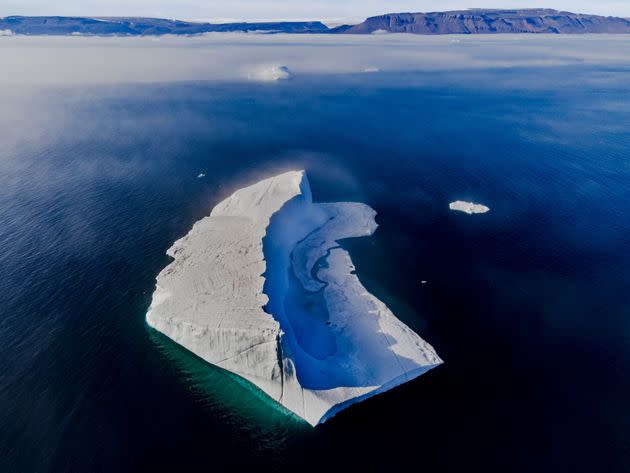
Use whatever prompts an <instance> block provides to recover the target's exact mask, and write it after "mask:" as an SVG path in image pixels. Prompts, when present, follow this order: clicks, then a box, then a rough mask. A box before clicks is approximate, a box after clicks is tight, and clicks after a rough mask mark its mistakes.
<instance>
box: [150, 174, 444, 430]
mask: <svg viewBox="0 0 630 473" xmlns="http://www.w3.org/2000/svg"><path fill="white" fill-rule="evenodd" d="M375 216H376V212H375V211H374V210H373V209H372V208H370V207H369V206H367V205H364V204H361V203H351V202H339V203H314V202H313V199H312V195H311V190H310V186H309V183H308V180H307V177H306V174H305V173H304V171H291V172H287V173H284V174H281V175H278V176H275V177H272V178H269V179H265V180H262V181H260V182H258V183H256V184H254V185H251V186H249V187H245V188H243V189H240V190H238V191H236V192H235V193H234V194H232V195H231V196H230V197H228V198H227V199H225V200H224V201H222V202H221V203H219V204H218V205H217V206H216V207H214V209H213V210H212V212H211V213H210V215H209V216H208V217H205V218H203V219H201V220H200V221H198V222H196V223H195V224H194V226H193V228H192V229H191V230H190V232H189V233H188V234H187V235H186V236H184V237H183V238H181V239H180V240H178V241H176V242H175V243H174V244H173V246H172V247H171V248H170V249H169V250H168V251H167V254H168V255H169V256H171V257H172V258H173V261H172V262H171V263H170V264H169V265H168V266H167V267H166V268H165V269H164V270H162V271H161V272H160V274H159V275H158V277H157V279H156V287H155V291H154V293H153V297H152V302H151V306H150V307H149V310H148V312H147V322H148V324H149V325H150V326H151V327H153V328H155V329H156V330H158V331H159V332H161V333H163V334H164V335H166V336H167V337H169V338H170V339H172V340H173V341H175V342H176V343H178V344H180V345H182V346H183V347H185V348H186V349H188V350H190V351H191V352H193V353H194V354H196V355H197V356H199V357H200V358H202V359H203V360H205V361H207V362H209V363H211V364H214V365H216V366H219V367H221V368H223V369H226V370H228V371H230V372H232V373H234V374H236V375H238V376H240V377H242V378H244V379H246V380H247V381H249V382H250V383H252V384H253V385H255V386H256V387H257V388H259V389H260V390H262V391H263V392H264V393H266V394H267V395H268V396H269V397H270V398H272V399H273V400H275V401H276V402H278V403H279V404H280V405H282V406H284V407H285V408H286V409H288V410H289V411H291V412H293V413H294V414H296V415H297V416H299V417H301V418H302V419H304V420H306V421H307V422H308V423H310V424H311V425H313V426H315V425H317V424H320V423H322V422H324V421H326V420H327V419H329V418H330V417H332V416H333V415H335V414H336V413H337V412H339V411H341V410H342V409H344V408H346V407H348V406H350V405H351V404H353V403H356V402H358V401H361V400H363V399H366V398H368V397H370V396H373V395H376V394H378V393H381V392H384V391H386V390H389V389H391V388H393V387H395V386H398V385H400V384H403V383H405V382H407V381H410V380H412V379H414V378H416V377H418V376H420V375H422V374H424V373H426V372H427V371H428V370H430V369H432V368H434V367H436V366H438V365H439V364H440V363H442V360H441V359H440V358H439V356H438V355H437V353H436V352H435V350H434V349H433V347H431V345H429V344H428V343H427V342H425V341H424V340H423V339H422V338H420V336H419V335H417V334H416V333H415V332H413V331H412V330H411V329H410V328H409V327H407V326H406V325H405V324H404V323H402V322H401V321H400V320H398V319H397V318H396V317H395V316H394V314H393V313H392V312H391V311H390V310H389V308H388V307H387V306H386V305H385V304H384V303H383V302H381V301H380V300H379V299H377V298H376V297H375V296H374V295H372V294H371V293H370V292H368V291H367V289H366V288H365V287H364V286H363V285H362V284H361V282H360V281H359V279H358V277H357V275H356V274H355V271H354V270H355V268H354V265H353V264H352V260H351V258H350V255H349V254H348V252H347V251H346V250H344V249H343V248H342V247H341V246H339V243H338V241H340V240H341V239H344V238H354V237H363V236H368V235H371V234H372V233H374V231H375V230H376V228H377V224H376V221H375Z"/></svg>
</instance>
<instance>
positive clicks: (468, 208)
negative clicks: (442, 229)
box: [448, 200, 490, 215]
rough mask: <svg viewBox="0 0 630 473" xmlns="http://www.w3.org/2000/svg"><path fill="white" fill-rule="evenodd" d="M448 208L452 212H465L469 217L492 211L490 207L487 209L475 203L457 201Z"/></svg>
mask: <svg viewBox="0 0 630 473" xmlns="http://www.w3.org/2000/svg"><path fill="white" fill-rule="evenodd" d="M448 207H449V208H450V209H451V210H456V211H458V212H464V213H467V214H469V215H472V214H485V213H486V212H489V211H490V208H489V207H486V206H485V205H482V204H475V203H473V202H464V201H463V200H456V201H455V202H451V203H450V204H449V205H448Z"/></svg>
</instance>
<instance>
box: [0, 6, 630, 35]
mask: <svg viewBox="0 0 630 473" xmlns="http://www.w3.org/2000/svg"><path fill="white" fill-rule="evenodd" d="M211 32H261V33H294V34H295V33H319V34H322V33H330V34H340V33H347V34H371V33H379V32H383V33H413V34H435V35H437V34H497V33H555V34H580V33H628V34H630V20H629V19H626V18H617V17H606V16H597V15H586V14H580V13H569V12H561V11H557V10H549V9H528V10H486V9H483V10H482V9H473V10H461V11H450V12H434V13H388V14H386V15H380V16H374V17H371V18H368V19H367V20H365V21H364V22H363V23H360V24H358V25H342V26H338V27H336V28H328V27H327V26H326V25H325V24H324V23H322V22H320V21H292V22H287V21H278V22H266V23H254V22H252V23H249V22H241V23H197V22H191V21H179V20H168V19H160V18H132V17H120V18H119V17H111V18H103V17H100V18H89V17H64V16H8V17H5V18H0V35H6V34H18V35H59V36H65V35H93V36H157V35H165V34H172V35H195V34H201V33H211Z"/></svg>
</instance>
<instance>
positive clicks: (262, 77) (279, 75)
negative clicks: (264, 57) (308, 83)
mask: <svg viewBox="0 0 630 473" xmlns="http://www.w3.org/2000/svg"><path fill="white" fill-rule="evenodd" d="M248 77H249V80H255V81H259V82H275V81H279V80H286V79H289V78H290V77H291V71H289V68H288V67H287V66H266V67H259V68H258V69H256V70H254V71H252V72H251V73H250V74H249V76H248Z"/></svg>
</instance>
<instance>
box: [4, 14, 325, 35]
mask: <svg viewBox="0 0 630 473" xmlns="http://www.w3.org/2000/svg"><path fill="white" fill-rule="evenodd" d="M3 30H4V31H11V32H12V33H13V34H21V35H59V36H66V35H95V36H110V35H111V36H113V35H116V36H156V35H165V34H173V35H192V34H201V33H211V32H234V31H241V32H250V31H251V32H253V31H261V32H266V33H326V32H328V31H329V30H328V27H327V26H326V25H324V24H323V23H321V22H319V21H294V22H286V21H281V22H267V23H221V24H215V23H196V22H190V21H179V20H167V19H160V18H124V17H120V18H118V17H117V18H84V17H65V16H8V17H6V18H0V31H3Z"/></svg>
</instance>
